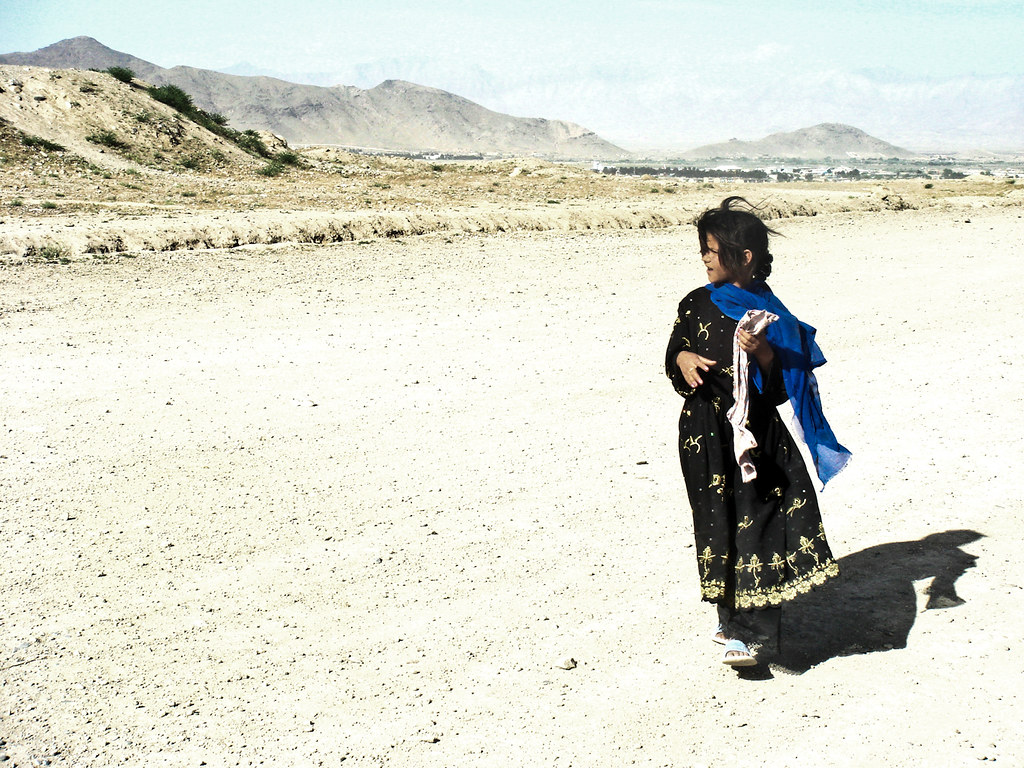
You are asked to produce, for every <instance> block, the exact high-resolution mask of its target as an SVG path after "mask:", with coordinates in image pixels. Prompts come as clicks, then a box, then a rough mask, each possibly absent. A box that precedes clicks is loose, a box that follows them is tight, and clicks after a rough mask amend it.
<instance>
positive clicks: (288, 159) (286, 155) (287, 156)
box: [274, 151, 302, 165]
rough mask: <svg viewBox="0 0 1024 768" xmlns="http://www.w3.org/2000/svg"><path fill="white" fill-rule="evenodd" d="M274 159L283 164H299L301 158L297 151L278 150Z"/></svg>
mask: <svg viewBox="0 0 1024 768" xmlns="http://www.w3.org/2000/svg"><path fill="white" fill-rule="evenodd" d="M274 159H275V160H277V162H279V163H282V164H283V165H301V164H302V158H301V157H299V153H298V152H288V151H286V152H278V153H277V154H276V155H274Z"/></svg>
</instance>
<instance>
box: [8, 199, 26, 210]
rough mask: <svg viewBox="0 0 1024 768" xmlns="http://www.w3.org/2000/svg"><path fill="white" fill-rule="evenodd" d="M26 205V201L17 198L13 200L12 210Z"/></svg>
mask: <svg viewBox="0 0 1024 768" xmlns="http://www.w3.org/2000/svg"><path fill="white" fill-rule="evenodd" d="M24 204H25V201H24V200H22V199H21V198H20V197H16V198H14V199H13V200H11V208H20V207H21V206H23V205H24Z"/></svg>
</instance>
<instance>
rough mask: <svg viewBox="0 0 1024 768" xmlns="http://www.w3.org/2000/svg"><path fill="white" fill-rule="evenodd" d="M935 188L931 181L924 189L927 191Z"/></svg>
mask: <svg viewBox="0 0 1024 768" xmlns="http://www.w3.org/2000/svg"><path fill="white" fill-rule="evenodd" d="M934 186H935V185H934V184H932V183H931V182H930V181H929V182H928V183H927V184H925V185H924V188H925V189H931V188H932V187H934Z"/></svg>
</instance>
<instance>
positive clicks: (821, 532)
mask: <svg viewBox="0 0 1024 768" xmlns="http://www.w3.org/2000/svg"><path fill="white" fill-rule="evenodd" d="M815 538H817V539H821V540H822V541H824V540H825V526H824V525H823V524H822V523H818V535H817V536H815Z"/></svg>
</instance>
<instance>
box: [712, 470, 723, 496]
mask: <svg viewBox="0 0 1024 768" xmlns="http://www.w3.org/2000/svg"><path fill="white" fill-rule="evenodd" d="M708 490H709V491H710V490H716V491H718V495H719V496H724V495H725V475H715V474H712V475H711V484H710V485H709V486H708Z"/></svg>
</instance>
